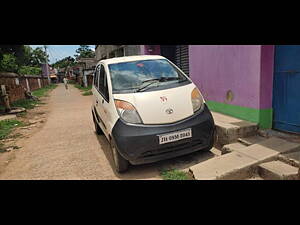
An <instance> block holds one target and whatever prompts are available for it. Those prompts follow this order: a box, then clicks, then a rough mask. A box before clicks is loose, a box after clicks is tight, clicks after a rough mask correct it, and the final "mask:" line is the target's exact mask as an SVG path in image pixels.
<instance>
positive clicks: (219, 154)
mask: <svg viewBox="0 0 300 225" xmlns="http://www.w3.org/2000/svg"><path fill="white" fill-rule="evenodd" d="M210 152H211V153H213V154H214V155H215V156H221V155H222V151H221V150H219V149H217V148H212V149H211V150H210Z"/></svg>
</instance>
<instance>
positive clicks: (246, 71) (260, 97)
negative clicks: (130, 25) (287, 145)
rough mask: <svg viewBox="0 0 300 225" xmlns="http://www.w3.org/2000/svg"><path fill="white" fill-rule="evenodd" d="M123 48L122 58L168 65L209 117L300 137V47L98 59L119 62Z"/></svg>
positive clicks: (160, 51) (207, 48)
mask: <svg viewBox="0 0 300 225" xmlns="http://www.w3.org/2000/svg"><path fill="white" fill-rule="evenodd" d="M126 48H131V49H135V51H132V52H130V54H129V53H128V54H126V51H125V50H123V53H122V54H124V55H162V56H165V57H167V58H168V59H170V60H171V61H172V62H174V63H175V64H176V65H177V66H179V67H180V68H181V69H182V70H183V71H184V72H185V73H186V74H187V75H189V76H190V77H191V78H192V80H193V81H194V82H195V84H196V85H197V86H198V87H199V89H200V90H201V92H202V93H203V95H204V97H205V99H206V100H207V104H208V106H209V108H210V109H211V110H213V111H216V112H221V113H223V114H227V115H231V116H234V117H237V118H240V119H244V120H248V121H251V122H255V123H258V124H259V126H260V127H261V128H274V129H279V130H284V131H290V132H296V133H300V91H299V89H300V45H281V46H277V45H135V46H134V47H133V46H131V47H129V46H128V47H127V46H123V45H119V46H114V47H113V46H112V47H103V46H99V45H98V46H96V56H97V57H98V59H102V58H101V57H103V56H106V57H107V58H110V57H115V56H121V55H122V54H121V53H120V52H121V50H120V49H126ZM97 52H98V53H97ZM113 52H114V54H113ZM131 53H132V54H131Z"/></svg>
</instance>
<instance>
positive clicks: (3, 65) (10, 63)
mask: <svg viewBox="0 0 300 225" xmlns="http://www.w3.org/2000/svg"><path fill="white" fill-rule="evenodd" d="M18 68H19V67H18V64H17V59H16V57H15V56H14V55H13V54H4V55H2V60H1V61H0V71H6V72H14V73H16V72H18Z"/></svg>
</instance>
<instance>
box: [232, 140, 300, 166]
mask: <svg viewBox="0 0 300 225" xmlns="http://www.w3.org/2000/svg"><path fill="white" fill-rule="evenodd" d="M299 148H300V144H299V143H293V142H288V141H285V140H283V139H280V138H275V137H272V138H269V139H267V140H265V141H262V142H260V143H258V144H254V145H251V146H248V147H246V148H242V149H237V150H236V151H237V152H240V153H243V154H245V155H247V156H249V157H252V158H254V159H256V160H258V161H259V162H260V163H261V162H264V161H266V160H270V159H274V158H276V157H277V156H278V155H279V154H280V153H284V152H291V151H295V150H296V149H299Z"/></svg>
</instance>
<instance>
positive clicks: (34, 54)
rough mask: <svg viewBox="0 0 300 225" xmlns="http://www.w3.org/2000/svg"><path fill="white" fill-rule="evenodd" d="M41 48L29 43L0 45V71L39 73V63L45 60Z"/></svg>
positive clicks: (44, 54)
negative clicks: (34, 47)
mask: <svg viewBox="0 0 300 225" xmlns="http://www.w3.org/2000/svg"><path fill="white" fill-rule="evenodd" d="M47 57H49V55H46V53H45V51H44V50H43V48H41V47H38V48H36V49H32V48H31V47H30V46H29V45H0V71H5V72H15V73H19V74H28V75H39V74H41V63H45V62H46V58H47Z"/></svg>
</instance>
